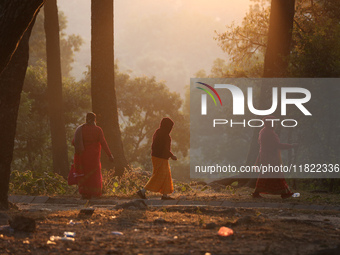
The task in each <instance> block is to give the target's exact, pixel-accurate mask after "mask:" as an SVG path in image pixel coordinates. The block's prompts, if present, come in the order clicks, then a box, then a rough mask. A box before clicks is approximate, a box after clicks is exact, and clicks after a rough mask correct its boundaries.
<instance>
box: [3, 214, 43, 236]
mask: <svg viewBox="0 0 340 255" xmlns="http://www.w3.org/2000/svg"><path fill="white" fill-rule="evenodd" d="M8 222H9V225H10V226H11V228H13V229H14V230H16V231H26V232H34V231H35V229H36V224H35V220H34V219H32V218H30V217H26V216H15V217H14V218H13V219H12V220H8Z"/></svg>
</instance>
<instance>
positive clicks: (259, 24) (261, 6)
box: [211, 0, 340, 77]
mask: <svg viewBox="0 0 340 255" xmlns="http://www.w3.org/2000/svg"><path fill="white" fill-rule="evenodd" d="M254 2H256V4H255V5H254V6H253V7H252V8H250V11H249V12H248V13H247V14H246V16H245V18H244V20H243V22H242V25H241V26H236V25H235V24H234V23H233V24H231V25H229V26H227V30H226V31H225V32H223V33H216V34H217V37H216V38H215V40H217V41H218V45H219V46H220V47H221V48H222V50H223V51H225V52H226V53H228V54H229V56H230V61H231V63H230V64H228V65H225V64H224V63H221V61H217V62H215V63H214V67H213V68H212V74H211V77H230V76H232V77H260V76H261V75H262V69H263V59H264V53H265V51H266V47H267V34H268V27H269V15H270V5H268V1H267V0H256V1H254ZM339 14H340V11H339V3H338V2H337V1H335V0H331V1H326V0H323V1H309V0H300V1H296V11H295V16H294V28H293V42H292V51H291V56H290V58H289V59H287V60H288V61H289V70H288V76H290V77H339V75H340V73H339V72H340V71H339V70H340V61H339V59H340V39H339V38H340V36H339V35H340V25H339Z"/></svg>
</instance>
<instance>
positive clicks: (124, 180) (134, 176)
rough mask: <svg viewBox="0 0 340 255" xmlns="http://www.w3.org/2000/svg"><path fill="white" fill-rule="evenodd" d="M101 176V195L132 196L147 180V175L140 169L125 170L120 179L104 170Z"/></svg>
mask: <svg viewBox="0 0 340 255" xmlns="http://www.w3.org/2000/svg"><path fill="white" fill-rule="evenodd" d="M102 175H103V187H104V188H103V194H106V195H115V196H132V195H134V194H136V192H137V191H138V190H139V189H141V188H143V187H144V186H145V185H146V183H147V181H148V180H149V175H147V174H145V173H143V171H141V170H140V169H134V170H126V171H125V172H124V175H123V176H122V177H121V178H119V177H117V176H113V172H112V171H106V170H103V172H102Z"/></svg>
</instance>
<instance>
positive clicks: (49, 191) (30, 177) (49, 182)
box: [9, 170, 76, 195]
mask: <svg viewBox="0 0 340 255" xmlns="http://www.w3.org/2000/svg"><path fill="white" fill-rule="evenodd" d="M75 192H76V187H75V186H69V185H68V184H67V181H66V180H65V179H64V178H63V177H62V176H61V175H58V174H55V173H47V172H44V173H43V174H40V173H33V172H32V171H31V170H27V171H25V172H19V171H18V170H14V171H12V173H11V177H10V186H9V193H10V194H17V195H54V194H74V193H75Z"/></svg>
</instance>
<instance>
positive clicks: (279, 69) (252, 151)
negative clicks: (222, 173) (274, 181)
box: [217, 0, 295, 187]
mask: <svg viewBox="0 0 340 255" xmlns="http://www.w3.org/2000/svg"><path fill="white" fill-rule="evenodd" d="M294 11H295V0H272V2H271V11H270V18H269V29H268V43H267V49H266V55H265V60H264V72H263V78H274V77H284V76H285V74H286V70H287V66H288V62H287V56H289V53H290V46H291V39H292V29H293V20H294ZM271 98H272V86H271V84H267V82H266V81H263V83H262V85H261V91H260V100H259V102H260V103H259V106H258V108H257V109H259V110H264V109H268V108H270V105H271ZM275 114H276V113H274V115H275ZM260 129H261V128H254V130H253V137H252V140H251V143H250V147H249V150H248V155H247V160H246V163H245V165H246V166H252V165H254V164H255V162H256V158H257V155H258V152H259V145H258V142H257V140H258V137H259V132H260ZM244 175H245V174H243V175H242V174H241V176H244ZM247 175H248V174H247ZM250 178H253V179H240V178H239V176H235V177H230V178H225V179H222V180H219V181H218V182H217V183H219V184H222V185H230V184H231V183H230V181H232V182H235V181H239V182H241V184H244V186H248V187H253V186H254V185H255V184H256V178H257V174H253V175H252V176H251V177H250ZM246 180H247V181H246ZM238 186H240V185H238Z"/></svg>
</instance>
